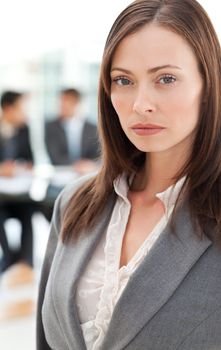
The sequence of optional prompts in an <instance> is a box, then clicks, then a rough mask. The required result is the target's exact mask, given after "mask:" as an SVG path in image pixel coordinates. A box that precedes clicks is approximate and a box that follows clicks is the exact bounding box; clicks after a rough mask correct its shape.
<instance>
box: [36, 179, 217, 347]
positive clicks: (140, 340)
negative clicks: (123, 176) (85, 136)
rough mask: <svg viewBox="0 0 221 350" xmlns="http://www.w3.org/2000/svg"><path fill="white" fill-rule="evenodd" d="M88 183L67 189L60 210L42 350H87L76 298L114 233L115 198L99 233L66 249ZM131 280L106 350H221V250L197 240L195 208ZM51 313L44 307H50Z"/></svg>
mask: <svg viewBox="0 0 221 350" xmlns="http://www.w3.org/2000/svg"><path fill="white" fill-rule="evenodd" d="M82 181H83V180H82V179H80V181H78V182H77V183H75V184H74V185H72V186H71V188H70V187H68V188H66V189H65V190H64V191H63V192H62V194H61V195H60V196H59V198H58V200H57V202H56V205H55V210H54V215H53V219H52V224H51V233H50V238H49V242H48V246H47V252H46V255H45V261H44V264H43V269H42V276H41V282H40V292H39V301H38V320H37V349H38V350H49V349H54V350H86V346H85V342H84V338H83V335H82V331H81V327H80V323H79V318H78V313H77V307H76V304H75V292H76V287H77V285H78V280H79V277H80V276H81V274H82V272H83V270H84V268H85V267H86V265H87V263H88V262H89V260H90V257H91V256H92V254H93V252H94V250H95V248H96V245H97V244H98V242H99V239H100V238H101V236H102V234H104V232H105V229H106V228H107V226H108V221H109V220H110V216H111V213H112V210H113V206H114V203H115V195H113V196H111V197H110V199H109V201H107V203H106V205H105V208H104V210H103V214H102V215H101V217H99V218H98V224H97V226H96V228H95V229H94V230H93V232H90V233H89V234H88V235H87V234H86V235H84V236H83V237H82V238H81V239H79V240H78V241H77V242H76V243H75V244H72V245H71V244H69V245H64V244H63V243H62V242H61V240H60V238H59V232H60V223H61V220H62V215H63V210H64V207H65V205H66V203H67V201H68V199H69V198H70V195H71V194H73V192H74V191H75V189H76V188H77V187H78V186H79V185H80V184H81V183H82ZM176 228H177V230H176V231H177V233H176V235H174V234H173V233H172V232H171V230H170V227H169V226H168V227H167V228H166V229H165V230H164V232H163V233H162V235H161V236H160V238H159V239H158V241H157V242H156V244H155V245H154V247H153V248H152V250H151V251H150V253H149V254H148V255H147V256H146V258H145V259H144V261H143V262H142V263H141V265H140V266H139V267H138V268H137V270H136V271H135V273H134V274H133V275H132V277H131V279H130V280H129V282H128V284H127V286H126V288H125V290H124V292H123V293H122V295H121V297H120V299H119V301H118V303H117V305H116V307H115V309H114V312H113V315H112V319H111V322H110V325H109V329H108V332H107V334H106V337H105V339H104V343H103V346H102V347H101V350H121V349H126V350H218V349H221V249H220V248H219V247H218V246H217V244H216V243H213V242H212V241H211V240H209V239H208V238H207V237H204V238H203V239H202V240H200V239H198V238H197V237H196V236H195V235H194V233H193V226H192V224H191V220H190V215H189V211H188V208H187V206H185V205H183V207H182V208H180V210H179V211H178V212H177V215H176ZM42 305H43V307H42Z"/></svg>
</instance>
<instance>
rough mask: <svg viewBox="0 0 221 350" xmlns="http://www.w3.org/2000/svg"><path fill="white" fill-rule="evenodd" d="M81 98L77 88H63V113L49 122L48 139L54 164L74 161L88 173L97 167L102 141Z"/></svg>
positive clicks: (83, 171)
mask: <svg viewBox="0 0 221 350" xmlns="http://www.w3.org/2000/svg"><path fill="white" fill-rule="evenodd" d="M80 102H81V94H80V92H79V91H78V90H77V89H71V88H70V89H64V90H62V91H61V92H60V104H59V116H58V118H57V119H56V120H53V121H51V122H48V123H47V125H46V130H45V142H46V148H47V151H48V154H49V157H50V159H51V162H52V164H53V165H73V170H74V171H76V172H78V173H80V174H84V173H86V172H88V171H92V170H95V169H96V167H97V163H96V161H95V160H96V159H97V158H98V156H99V144H98V138H97V128H96V126H95V125H94V124H92V123H90V122H89V121H86V120H85V119H84V118H83V117H82V116H81V115H80V113H79V105H80Z"/></svg>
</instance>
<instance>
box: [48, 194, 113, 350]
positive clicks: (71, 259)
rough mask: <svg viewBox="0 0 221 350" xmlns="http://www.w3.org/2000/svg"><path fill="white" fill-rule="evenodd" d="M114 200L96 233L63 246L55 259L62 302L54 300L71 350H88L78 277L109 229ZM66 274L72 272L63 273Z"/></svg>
mask: <svg viewBox="0 0 221 350" xmlns="http://www.w3.org/2000/svg"><path fill="white" fill-rule="evenodd" d="M115 198H116V196H115V195H111V196H110V198H109V200H108V201H107V203H106V205H105V208H104V210H103V212H102V215H101V216H100V217H99V219H98V223H97V224H96V228H95V229H94V230H93V232H88V233H87V232H85V233H84V234H83V235H82V236H81V238H80V239H79V240H78V241H77V242H76V243H74V244H67V245H64V244H62V243H60V246H61V247H60V248H61V249H59V250H60V253H59V256H57V257H56V259H57V261H58V262H57V272H56V278H55V280H56V285H55V286H54V288H55V289H56V288H59V291H58V292H57V293H54V295H55V296H56V295H59V298H58V300H57V303H56V298H54V299H55V300H54V302H55V308H57V309H59V311H58V312H57V315H58V317H59V323H60V326H61V327H62V329H63V333H64V335H65V337H66V341H67V343H68V344H69V348H70V349H76V350H83V349H84V350H86V345H85V342H84V338H83V334H82V330H81V326H80V322H79V317H78V311H77V306H76V303H75V292H76V287H77V282H78V280H79V277H80V276H81V275H82V272H83V270H84V268H85V267H86V265H87V263H88V261H89V259H90V257H91V255H92V254H93V251H94V250H95V248H96V246H97V244H98V242H99V240H100V237H101V236H102V234H104V233H105V231H106V229H107V226H108V222H109V220H110V217H111V213H112V210H113V207H114V204H115ZM59 271H63V273H62V272H61V273H59ZM64 271H69V272H68V273H64ZM61 294H62V296H61ZM61 300H62V301H63V302H62V304H61V303H60V301H61Z"/></svg>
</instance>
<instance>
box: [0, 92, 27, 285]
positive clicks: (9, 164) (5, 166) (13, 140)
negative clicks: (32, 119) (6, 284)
mask: <svg viewBox="0 0 221 350" xmlns="http://www.w3.org/2000/svg"><path fill="white" fill-rule="evenodd" d="M26 98H27V97H26V95H25V94H23V93H20V92H17V91H5V92H4V93H3V94H2V96H1V100H0V103H1V110H2V112H1V116H0V176H3V177H13V176H14V175H16V174H17V173H18V172H22V171H26V170H27V169H30V168H31V167H32V162H33V155H32V150H31V146H30V139H29V130H28V126H27V124H26V122H27V121H26V112H25V107H26ZM0 210H1V215H0V244H1V247H2V251H3V260H2V262H1V270H2V271H4V270H6V269H8V268H9V267H10V266H11V265H13V264H15V265H14V266H13V269H12V270H10V269H8V270H7V272H8V274H11V282H12V281H14V282H15V283H17V279H20V278H21V279H22V280H25V279H26V278H28V279H29V278H31V276H32V266H33V229H32V222H31V217H32V214H33V208H32V205H30V204H29V203H26V202H23V201H16V200H15V201H12V200H5V199H4V197H2V198H1V196H0ZM8 218H16V219H18V220H19V221H20V223H21V240H20V241H21V243H20V247H19V250H18V251H16V252H14V251H12V250H11V249H10V247H9V245H8V242H7V236H6V232H5V229H4V223H5V221H6V220H7V219H8ZM9 270H10V271H9ZM12 283H13V282H12Z"/></svg>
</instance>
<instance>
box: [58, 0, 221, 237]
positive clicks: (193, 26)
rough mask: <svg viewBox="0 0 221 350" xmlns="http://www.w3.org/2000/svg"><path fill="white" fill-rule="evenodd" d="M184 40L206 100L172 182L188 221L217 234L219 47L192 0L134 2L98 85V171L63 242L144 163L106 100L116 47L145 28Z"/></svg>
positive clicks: (68, 220) (73, 204)
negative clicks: (181, 183)
mask: <svg viewBox="0 0 221 350" xmlns="http://www.w3.org/2000/svg"><path fill="white" fill-rule="evenodd" d="M151 22H155V23H157V24H158V25H160V26H163V27H166V28H169V29H170V30H172V31H174V32H176V33H178V34H179V35H180V36H182V37H183V38H184V39H185V40H186V41H187V42H188V43H189V45H190V46H191V47H192V49H193V50H194V52H195V55H196V58H197V60H198V64H199V69H200V72H201V74H202V77H203V80H204V86H205V89H204V96H203V101H202V106H201V110H200V118H199V122H198V129H197V134H196V137H195V141H194V144H193V148H192V154H191V156H190V159H189V160H188V163H187V164H185V166H184V168H183V169H181V171H180V173H179V174H177V177H176V180H178V179H179V178H181V177H182V176H183V175H186V182H185V185H187V186H188V187H187V189H188V191H187V193H188V202H189V207H190V211H191V214H192V217H193V218H194V220H195V222H196V223H198V226H199V227H200V229H201V230H202V231H204V232H205V231H206V225H207V224H208V223H212V224H213V227H215V228H217V229H218V230H219V231H221V185H220V184H221V181H220V180H221V176H220V175H221V56H220V44H219V41H218V38H217V35H216V33H215V30H214V28H213V26H212V24H211V21H210V19H209V18H208V15H207V13H206V12H205V11H204V9H203V8H202V7H201V6H200V5H199V3H198V2H197V1H196V0H182V1H181V0H138V1H135V2H133V3H132V4H131V5H129V6H128V7H127V8H126V9H125V10H124V11H123V12H122V13H121V14H120V15H119V17H118V18H117V19H116V21H115V22H114V24H113V26H112V28H111V31H110V33H109V35H108V38H107V41H106V45H105V48H104V54H103V60H102V64H101V73H100V83H99V122H98V127H99V135H100V141H101V151H102V167H101V170H100V171H99V173H98V174H97V175H96V176H95V177H93V178H91V179H90V180H88V181H87V182H86V183H85V184H84V185H83V186H82V187H81V188H80V189H79V190H78V191H77V192H76V193H75V194H74V195H73V197H72V198H71V200H70V202H69V205H68V206H67V209H66V212H65V217H64V221H63V227H62V238H63V240H66V239H69V238H73V237H77V236H78V235H79V234H80V232H81V231H82V230H83V229H85V228H87V231H88V229H90V228H92V227H93V226H94V225H95V224H96V220H97V219H98V216H99V214H101V213H102V210H103V207H104V204H105V202H106V201H107V199H108V197H109V196H110V194H111V193H112V192H113V180H114V179H115V178H116V177H117V176H118V175H120V174H122V173H123V172H126V173H127V174H128V176H130V175H131V174H132V173H133V172H137V171H138V170H139V169H140V168H141V167H142V165H143V164H144V161H145V153H144V152H141V151H139V150H138V149H136V147H135V146H134V145H133V144H132V143H131V142H130V141H129V140H128V138H127V137H126V135H125V134H124V132H123V130H122V128H121V126H120V123H119V120H118V116H117V114H116V112H115V110H114V108H113V106H112V103H111V100H110V87H111V81H110V68H111V63H112V58H113V55H114V53H115V50H116V48H117V46H118V45H119V43H120V42H121V41H122V40H123V39H124V38H125V37H126V36H128V35H130V34H132V33H135V32H136V31H138V30H139V29H141V28H142V27H143V26H144V25H146V24H147V23H151Z"/></svg>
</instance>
